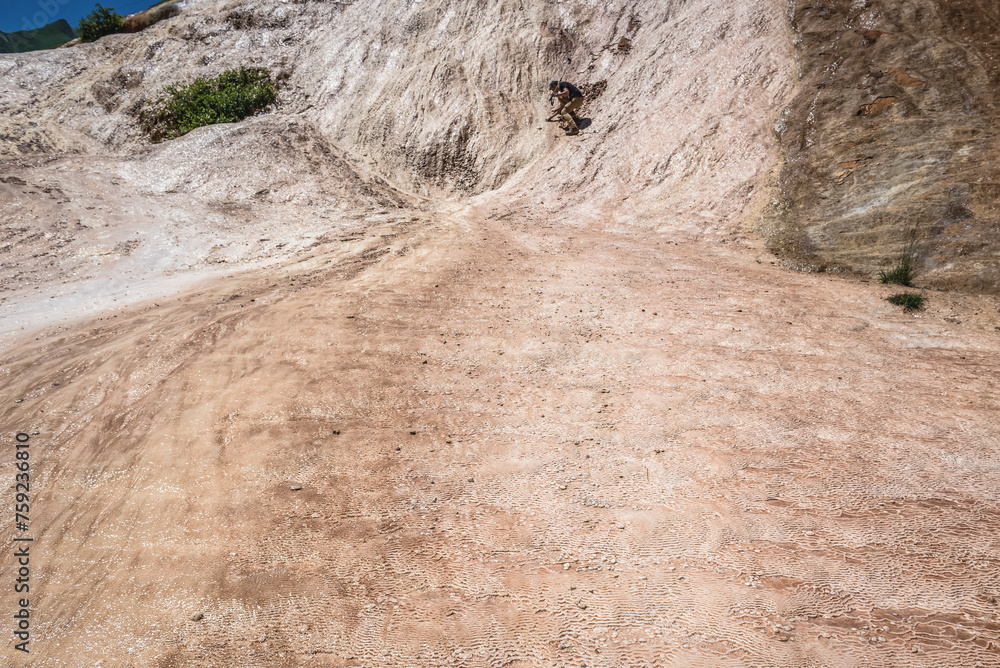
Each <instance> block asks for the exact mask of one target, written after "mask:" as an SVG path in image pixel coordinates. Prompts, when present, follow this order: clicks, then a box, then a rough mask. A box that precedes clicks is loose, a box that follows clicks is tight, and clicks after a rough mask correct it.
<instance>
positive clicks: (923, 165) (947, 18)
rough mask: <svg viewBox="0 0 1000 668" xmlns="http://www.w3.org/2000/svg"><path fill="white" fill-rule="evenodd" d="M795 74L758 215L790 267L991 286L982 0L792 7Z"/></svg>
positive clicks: (993, 34)
mask: <svg viewBox="0 0 1000 668" xmlns="http://www.w3.org/2000/svg"><path fill="white" fill-rule="evenodd" d="M789 12H790V14H791V18H792V22H793V25H794V28H795V35H796V37H795V41H796V47H797V53H798V57H799V61H800V71H801V76H802V82H801V86H800V89H799V94H798V95H797V96H796V98H795V99H794V101H793V102H792V103H791V105H790V106H789V107H788V109H787V110H786V112H785V114H784V115H783V116H782V118H781V120H780V121H779V122H778V124H777V126H776V129H777V130H778V132H779V134H780V136H781V145H782V149H783V151H784V153H785V164H784V168H783V170H782V173H781V179H780V188H779V196H778V200H777V201H776V203H775V204H776V206H775V209H774V210H773V211H771V212H770V214H769V216H768V222H767V225H766V226H765V228H766V233H767V234H768V235H769V237H770V245H771V247H772V248H773V249H774V250H775V251H777V252H778V253H779V254H782V255H784V256H785V257H787V258H789V260H790V261H791V262H792V263H793V264H799V265H806V266H812V267H820V266H827V267H831V268H834V267H835V268H844V269H855V270H860V271H864V272H871V273H873V272H875V271H876V270H877V269H880V268H886V267H889V266H891V265H893V264H894V263H895V262H896V261H897V260H898V257H899V254H900V251H901V249H902V247H903V246H904V244H905V243H906V239H907V237H908V235H909V234H910V233H911V231H914V232H915V233H916V235H917V238H918V239H919V240H920V244H919V254H920V256H919V267H920V269H921V270H922V271H923V272H924V276H923V277H922V278H921V281H920V282H921V284H926V285H930V286H934V287H939V288H958V289H965V290H972V291H979V292H996V291H998V290H1000V208H998V205H997V202H998V200H1000V167H998V161H997V158H998V156H1000V139H998V137H1000V120H998V119H1000V38H998V35H1000V13H998V10H997V5H996V3H995V2H990V1H988V0H980V1H971V2H967V1H965V0H961V1H952V0H904V1H902V2H899V1H896V0H893V1H892V2H882V1H881V0H868V1H862V2H856V1H853V0H835V1H832V2H825V3H822V4H820V5H817V4H814V3H806V2H795V3H791V4H790V5H789Z"/></svg>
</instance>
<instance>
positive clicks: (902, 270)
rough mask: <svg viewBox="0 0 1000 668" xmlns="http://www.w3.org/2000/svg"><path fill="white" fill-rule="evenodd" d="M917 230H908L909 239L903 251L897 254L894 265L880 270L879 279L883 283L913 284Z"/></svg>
mask: <svg viewBox="0 0 1000 668" xmlns="http://www.w3.org/2000/svg"><path fill="white" fill-rule="evenodd" d="M916 261H917V231H916V229H913V230H910V234H909V240H908V241H907V242H906V246H904V247H903V252H902V253H901V254H900V256H899V261H898V262H897V263H896V266H895V267H893V268H892V269H890V270H889V271H880V272H879V273H878V277H879V280H880V281H882V282H883V283H893V284H895V285H903V286H906V287H909V286H911V285H913V279H914V278H916V277H917V267H916Z"/></svg>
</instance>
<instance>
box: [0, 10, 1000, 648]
mask: <svg viewBox="0 0 1000 668" xmlns="http://www.w3.org/2000/svg"><path fill="white" fill-rule="evenodd" d="M862 4H864V3H862ZM789 7H791V6H790V5H788V4H787V3H784V2H780V1H779V0H741V1H740V2H732V3H721V2H719V1H718V0H687V1H686V2H677V3H673V2H652V1H650V0H645V1H642V2H628V3H626V2H624V1H619V0H608V1H606V2H602V3H586V2H572V3H570V2H567V3H543V2H535V1H529V0H524V1H522V0H516V1H515V0H498V1H497V2H494V3H485V4H484V3H472V2H464V1H462V0H423V1H422V2H420V3H414V2H410V1H409V0H382V1H380V2H378V3H339V2H338V3H333V2H324V3H320V2H308V3H294V4H293V3H284V2H278V1H276V0H242V1H240V2H236V1H235V0H234V1H231V2H230V1H228V0H219V1H215V0H189V1H188V2H186V3H185V8H184V11H183V13H182V14H181V15H180V16H178V17H176V18H174V19H170V20H169V21H164V22H162V23H159V24H156V25H155V26H152V27H150V28H149V29H148V30H147V31H145V32H143V33H138V34H134V35H120V36H114V37H109V38H105V39H103V40H100V41H99V42H97V43H96V44H94V45H89V46H83V47H80V48H74V49H66V50H56V51H51V52H44V53H41V54H37V55H27V56H22V55H18V56H5V57H3V58H0V73H2V74H3V76H0V135H3V137H0V140H2V141H0V158H2V162H0V168H2V171H3V174H0V233H2V238H0V452H3V453H6V454H5V455H4V456H2V457H0V480H3V481H4V482H3V485H4V488H5V489H7V490H8V492H7V494H6V495H5V497H4V498H5V499H6V501H4V503H8V504H10V505H7V506H4V508H5V510H6V512H8V515H7V517H8V521H11V520H12V519H13V518H11V517H10V513H11V511H12V510H13V503H14V500H15V498H16V497H15V496H14V492H15V491H16V490H15V489H14V486H13V482H14V474H15V472H16V471H15V461H16V460H15V459H14V455H13V452H14V450H13V447H12V443H13V439H14V437H15V434H16V433H17V432H19V431H20V432H25V433H28V434H30V435H31V441H30V443H31V445H30V452H31V459H30V463H31V492H30V503H31V511H30V527H29V529H28V530H27V531H23V532H20V531H15V530H12V529H10V525H8V528H9V531H8V532H7V533H3V532H0V591H3V592H5V593H4V594H3V596H2V597H0V617H2V619H3V620H6V621H0V640H3V643H2V644H0V646H2V648H3V649H2V650H0V665H2V666H4V668H6V666H12V667H13V666H17V667H21V666H32V667H39V668H40V667H43V666H44V667H46V668H47V667H49V666H70V667H73V668H76V667H80V668H93V667H94V666H104V667H107V666H124V667H135V668H146V667H153V668H171V667H180V666H218V667H226V668H229V667H234V668H236V667H239V668H244V667H253V666H262V667H263V666H267V667H270V666H276V667H277V666H368V667H371V668H381V667H387V668H396V667H398V668H410V667H427V668H433V667H439V666H454V667H456V668H457V667H466V666H469V667H472V666H477V667H478V666H489V667H490V668H494V667H495V668H501V667H506V668H525V667H529V666H530V667H532V668H534V667H536V666H538V667H546V668H548V667H554V668H570V667H574V668H576V667H578V666H587V667H590V668H594V667H604V668H619V667H628V666H636V667H638V666H671V667H677V668H692V667H693V668H700V667H703V668H709V667H711V668H716V667H727V666H733V667H736V666H740V667H755V668H779V667H780V668H800V667H802V668H820V667H829V668H834V667H837V668H840V667H848V668H853V667H861V666H866V667H867V666H871V667H875V668H897V667H900V668H910V667H918V666H919V667H926V668H939V667H949V668H950V667H954V668H973V667H975V666H984V667H989V668H1000V603H998V601H1000V585H998V580H997V573H998V572H1000V538H998V536H1000V501H998V500H1000V491H998V490H1000V487H998V485H997V481H998V480H1000V464H998V462H1000V456H998V455H1000V452H998V451H1000V426H998V424H1000V421H998V420H997V415H998V403H1000V394H998V391H997V383H998V378H1000V376H998V373H997V371H998V369H997V367H998V365H1000V362H998V355H997V353H998V349H1000V330H998V327H1000V310H998V309H1000V301H998V299H997V298H996V297H974V296H963V295H959V294H946V293H941V292H936V291H933V290H926V289H925V290H924V291H923V292H924V294H925V295H927V297H928V299H929V306H928V309H927V310H926V311H923V312H921V313H918V314H913V315H910V314H905V313H904V312H902V311H901V310H899V309H898V308H896V307H894V306H891V305H890V304H888V303H887V302H886V301H885V297H886V296H888V295H889V294H891V293H892V292H894V291H895V290H893V289H890V288H889V287H886V286H882V285H880V284H878V283H876V282H874V281H871V280H870V279H865V278H861V277H858V276H849V275H846V274H840V275H837V274H821V275H818V274H802V273H793V272H789V271H787V270H785V269H782V268H781V266H779V265H778V264H774V262H776V260H775V258H774V257H773V256H771V255H769V254H767V253H766V252H764V251H763V250H761V248H762V245H761V244H762V242H761V241H760V239H759V237H758V236H757V235H756V233H754V232H753V231H752V230H753V229H754V226H755V225H756V224H757V223H758V222H759V220H760V214H761V212H762V211H764V210H765V208H766V207H767V206H768V204H769V203H773V197H774V195H775V193H776V192H777V191H776V184H777V175H778V174H779V173H780V169H781V154H780V152H779V146H778V138H777V135H776V134H775V133H776V132H777V129H776V125H775V123H776V121H777V120H778V119H780V115H781V114H782V110H783V109H785V108H787V105H788V103H789V101H790V100H791V99H793V97H795V96H797V95H799V94H800V93H801V94H805V93H807V92H809V91H808V90H807V88H808V86H805V87H803V84H802V83H801V81H800V79H799V77H800V75H801V73H800V69H799V63H797V61H796V47H795V46H794V43H793V41H792V39H793V32H792V30H791V29H790V27H789V25H788V20H789V18H788V16H787V15H786V14H787V10H788V9H789ZM877 9H878V7H877V6H875V7H873V8H870V11H869V9H865V14H866V16H867V15H868V14H872V15H873V16H874V15H875V14H877V11H876V10H877ZM816 11H817V12H820V11H821V10H820V9H817V10H816ZM864 20H867V19H864ZM866 25H867V24H866ZM848 28H850V26H848V27H847V28H844V29H845V30H847V31H848V32H849V30H848ZM851 29H853V28H851ZM851 34H854V33H851ZM623 38H624V39H625V43H623V42H622V41H621V40H622V39H623ZM623 44H624V46H623ZM237 64H251V65H260V66H267V67H271V68H272V70H273V71H274V72H275V73H276V74H277V73H278V72H279V70H280V71H281V72H282V81H283V82H285V83H283V84H282V85H283V88H282V92H281V100H280V103H279V105H278V106H277V108H275V109H273V110H269V111H268V113H266V114H263V115H261V116H258V117H256V118H254V119H251V120H247V121H245V122H243V123H240V124H233V125H220V126H212V127H210V128H202V129H199V130H197V131H195V132H192V133H190V134H189V135H186V136H185V137H183V138H181V139H178V140H176V141H173V142H168V143H164V144H160V145H150V144H149V143H148V142H147V141H146V140H145V139H144V138H143V137H142V136H141V133H140V132H139V130H138V127H137V125H136V121H135V118H134V110H135V109H136V108H137V106H136V105H139V104H141V102H142V100H143V99H146V98H148V97H149V96H150V95H155V94H156V93H157V91H158V90H160V89H161V87H162V86H164V85H168V84H171V83H176V82H178V81H180V80H182V79H183V77H189V78H190V77H193V76H195V75H212V74H215V73H217V72H218V71H219V70H221V69H224V68H227V67H233V66H236V65H237ZM554 73H559V74H554ZM553 75H556V76H560V77H562V76H564V75H565V76H566V77H568V78H570V80H572V81H575V82H577V83H579V84H580V85H583V86H587V87H588V91H591V97H590V99H588V103H587V105H588V106H587V107H586V108H585V110H584V115H585V116H586V118H587V120H588V121H589V123H588V125H587V127H586V128H585V129H584V132H583V133H582V134H581V135H580V136H578V137H574V138H572V139H567V138H565V137H562V136H561V135H560V134H559V133H558V131H557V130H556V128H555V126H554V124H546V123H544V121H543V120H542V119H544V117H545V116H547V115H548V113H549V107H548V106H547V105H546V101H545V98H544V93H543V91H544V86H545V82H546V81H547V80H548V79H549V78H551V76H553ZM286 77H287V78H286ZM845 85H846V84H845ZM804 91H805V92H804ZM796 99H797V98H796ZM851 113H852V114H853V113H854V112H853V111H852V112H851ZM852 118H854V116H852ZM184 286H187V287H184ZM192 286H193V287H192ZM180 289H183V290H186V291H184V292H178V290H180ZM150 297H152V299H151V300H150V299H148V298H150ZM141 300H145V301H141ZM28 533H30V534H31V536H32V537H33V538H34V539H35V540H34V542H33V543H32V547H31V562H30V566H31V578H32V579H31V583H30V584H31V591H30V609H31V634H32V635H31V643H32V644H31V650H32V651H31V654H30V655H23V654H21V653H18V652H16V651H15V650H14V649H13V645H14V643H13V640H14V638H13V636H12V633H13V629H14V623H13V618H12V616H11V615H12V614H13V610H14V609H15V604H16V603H17V601H16V596H15V594H14V592H13V591H12V588H13V585H14V582H15V580H14V577H15V576H14V567H15V565H16V557H15V549H16V548H15V545H14V542H13V540H12V539H13V538H14V537H15V536H18V535H22V536H23V535H25V534H28Z"/></svg>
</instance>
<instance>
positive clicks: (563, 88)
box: [549, 79, 583, 135]
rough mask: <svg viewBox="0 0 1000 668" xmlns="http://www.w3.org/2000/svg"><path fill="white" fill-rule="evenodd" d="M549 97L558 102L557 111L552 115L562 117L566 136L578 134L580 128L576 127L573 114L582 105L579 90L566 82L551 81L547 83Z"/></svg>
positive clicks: (581, 96) (581, 94)
mask: <svg viewBox="0 0 1000 668" xmlns="http://www.w3.org/2000/svg"><path fill="white" fill-rule="evenodd" d="M549 97H550V98H552V97H555V98H557V99H558V100H559V109H557V110H556V113H555V114H552V115H553V116H555V115H556V114H559V115H560V116H561V117H562V120H563V123H565V127H566V134H568V135H578V134H580V128H578V127H577V126H576V118H575V117H576V114H574V113H573V112H574V111H576V110H577V109H579V108H580V105H581V104H583V93H581V92H580V89H579V88H577V87H576V86H574V85H573V84H571V83H568V82H566V81H556V80H554V79H553V80H552V81H550V82H549Z"/></svg>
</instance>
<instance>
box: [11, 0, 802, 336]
mask: <svg viewBox="0 0 1000 668" xmlns="http://www.w3.org/2000/svg"><path fill="white" fill-rule="evenodd" d="M716 4H717V3H714V2H709V1H707V0H702V1H700V2H688V3H623V2H619V3H601V4H599V5H597V6H593V7H591V6H587V5H581V4H565V5H562V4H558V5H550V4H547V3H538V4H530V3H529V4H527V5H525V4H524V3H522V2H520V1H516V2H515V1H513V0H512V1H509V2H499V3H490V4H489V5H488V6H478V5H470V4H468V3H464V2H444V1H440V2H425V3H420V4H419V5H414V4H412V3H409V2H402V1H397V2H382V3H377V4H375V5H371V4H366V3H358V4H346V3H312V2H310V3H304V4H296V5H289V4H286V3H268V2H242V3H240V2H220V3H212V2H207V1H203V2H200V3H199V2H188V3H186V5H185V9H184V11H183V12H182V13H181V14H180V15H178V16H175V17H173V18H170V19H167V20H164V21H162V22H160V23H157V24H155V25H153V26H151V27H149V28H147V29H146V30H145V31H144V32H142V33H140V34H136V35H114V36H110V37H107V38H104V39H102V40H100V41H98V42H97V43H95V44H90V45H83V46H80V47H77V48H74V49H69V50H63V51H59V52H52V53H44V54H35V55H33V56H32V57H24V56H19V57H13V56H11V57H6V58H2V59H0V72H2V74H3V76H2V78H0V82H2V83H0V86H2V92H3V95H2V96H0V129H2V131H3V133H4V136H5V137H6V139H5V141H4V142H2V143H0V155H3V156H6V157H7V158H8V160H7V161H6V163H5V169H6V170H7V175H6V176H4V177H3V178H4V181H3V183H0V197H2V198H3V200H4V204H5V206H4V214H3V215H4V220H3V224H4V239H3V243H4V246H3V248H5V249H6V250H7V251H8V252H13V249H15V248H17V249H18V250H19V251H20V253H19V254H18V257H17V260H16V261H10V262H4V263H3V266H2V268H0V274H2V278H3V279H4V281H3V285H4V294H3V295H0V299H3V300H4V301H3V302H2V303H0V309H3V312H4V314H5V315H6V316H7V317H8V318H9V319H10V322H12V323H13V325H14V326H13V327H8V328H7V329H8V330H9V329H14V330H17V331H19V330H20V328H21V327H29V326H30V323H32V322H34V323H40V322H43V321H42V320H40V318H41V315H40V314H39V313H38V309H36V308H32V309H26V308H25V307H24V304H26V303H28V304H31V305H32V306H33V307H34V306H36V305H37V304H38V303H39V298H40V299H41V300H43V301H44V300H46V299H55V300H56V302H57V303H58V305H59V306H60V307H61V308H62V309H66V311H65V312H67V313H74V312H80V311H81V307H79V306H74V305H73V304H71V299H70V298H69V297H70V295H71V294H78V293H82V294H85V295H88V298H87V300H86V304H87V309H89V312H94V311H95V309H97V308H106V307H108V306H111V305H113V304H116V303H119V302H118V301H116V300H119V301H121V300H128V299H135V298H136V297H137V296H149V295H153V294H156V293H157V289H160V290H161V291H162V290H163V289H166V288H167V287H170V286H173V285H174V284H175V283H176V281H175V282H173V283H167V282H166V281H165V280H164V277H178V276H181V275H183V276H193V275H200V274H205V273H208V272H216V273H218V272H219V271H225V272H227V273H231V272H232V271H233V270H236V269H239V268H241V267H246V266H251V265H253V264H259V263H261V262H264V261H267V260H268V259H269V258H270V259H279V258H282V257H287V256H288V255H289V254H291V253H292V252H293V251H296V250H301V248H302V247H303V245H308V244H309V243H313V242H315V240H317V239H321V238H322V237H323V235H324V234H325V232H326V231H327V230H328V229H330V227H331V226H333V227H335V228H337V229H338V230H341V231H342V230H344V229H348V228H352V229H353V228H354V227H357V226H359V225H364V224H365V223H364V220H365V218H366V217H368V216H371V215H383V213H384V212H385V211H387V210H395V208H396V207H397V206H399V205H401V204H402V203H403V202H402V199H400V198H403V199H407V196H406V195H397V196H394V197H390V198H389V200H387V202H388V204H387V203H386V202H373V201H371V198H370V197H369V194H368V190H367V189H369V188H370V187H374V188H375V190H378V191H380V192H383V193H384V192H385V190H384V188H383V185H384V184H386V183H388V184H391V185H393V186H395V187H397V188H400V189H402V190H403V191H407V192H413V193H416V194H420V195H424V196H427V195H430V196H433V197H435V198H449V197H455V196H457V195H462V194H471V193H477V192H483V191H486V190H488V189H490V188H495V187H498V186H501V185H504V184H506V187H507V188H508V192H510V193H512V194H511V196H510V202H511V211H512V212H516V211H525V210H527V209H529V208H530V207H534V206H537V204H538V202H536V201H535V199H534V194H533V193H535V192H537V193H539V194H540V193H542V192H549V193H557V194H555V195H553V196H551V197H547V198H546V199H547V200H548V201H546V202H544V203H543V204H545V205H547V206H557V207H558V208H559V209H560V210H561V215H562V217H563V218H564V219H565V220H567V221H571V220H577V221H583V220H589V221H591V222H594V221H600V224H602V225H606V226H611V227H614V228H619V229H637V230H649V229H659V228H663V229H669V230H670V231H671V232H672V233H674V234H680V233H682V232H684V233H686V234H687V235H688V236H691V235H695V236H696V235H701V234H705V233H713V234H714V233H723V234H727V235H731V234H732V233H733V232H734V231H736V230H738V229H739V227H740V225H741V223H740V220H741V218H740V216H741V215H742V214H743V213H744V212H745V210H746V209H747V207H748V206H749V205H750V204H751V202H752V201H753V198H754V196H755V195H756V194H760V192H762V185H763V183H764V179H765V177H766V175H767V173H768V171H769V170H770V169H771V168H772V167H773V165H774V164H775V157H774V144H773V142H772V140H771V134H770V129H769V128H770V119H771V118H772V117H773V116H774V114H775V113H777V111H778V110H779V109H780V107H781V105H782V104H783V101H784V100H785V99H786V98H787V97H788V94H789V91H790V90H791V85H792V84H791V78H792V74H793V71H792V69H791V63H792V59H791V47H790V45H789V43H788V40H787V39H786V26H785V20H784V18H783V16H782V15H781V13H780V12H776V11H775V10H774V6H773V3H770V2H749V3H740V4H736V5H732V6H726V7H724V8H720V7H719V6H716ZM241 64H246V65H254V66H263V67H269V68H270V69H271V70H272V71H273V72H274V73H275V74H276V75H278V76H280V77H281V81H282V92H281V99H280V101H279V103H278V105H277V106H276V108H275V109H273V110H271V113H269V114H268V115H267V116H266V117H265V118H264V119H258V120H254V121H248V122H246V123H244V124H242V125H241V127H240V129H238V130H234V129H233V128H232V127H230V126H215V127H209V128H202V129H199V130H196V131H195V132H192V133H191V134H190V135H188V136H186V137H183V138H181V139H178V140H176V141H174V142H171V144H170V145H169V146H166V145H160V146H150V145H149V144H148V142H147V141H146V140H145V139H144V138H143V136H142V134H141V132H140V129H139V126H138V123H137V119H136V113H137V112H138V110H139V109H140V108H141V105H142V103H143V101H145V100H148V99H150V98H153V97H155V96H156V95H158V93H159V91H160V90H161V89H162V88H163V87H164V86H166V85H168V84H172V83H180V82H184V81H188V80H190V79H191V78H192V77H194V76H196V75H210V74H216V73H218V72H219V71H221V70H223V69H226V68H229V67H234V66H237V65H241ZM552 77H557V78H565V79H569V80H571V81H574V82H576V83H577V84H579V85H580V86H582V87H584V88H585V90H587V91H589V92H590V93H591V99H590V100H589V101H588V104H587V106H586V107H585V108H584V114H585V116H587V117H588V122H589V126H588V127H587V129H586V131H585V134H584V135H583V136H581V137H578V138H577V139H575V140H573V141H572V142H569V141H565V138H563V137H562V136H561V134H560V133H559V132H558V130H556V128H555V126H554V124H547V123H545V122H544V121H543V119H544V117H545V116H546V115H547V114H548V112H549V107H548V105H547V103H546V98H545V89H546V83H547V81H548V80H549V79H550V78H552ZM331 156H332V157H331ZM343 160H346V161H347V162H343ZM338 161H340V162H339V163H338ZM327 163H329V164H327ZM91 164H95V165H97V166H96V167H90V166H89V165H91ZM347 172H350V173H351V175H350V176H347V177H344V176H343V175H344V174H346V173H347ZM87 174H92V175H94V176H95V177H96V178H89V177H87V176H86V175H87ZM317 175H320V176H321V177H322V183H318V182H317V179H316V176H317ZM359 184H360V185H359ZM366 184H368V185H366ZM357 188H360V190H357ZM331 189H333V190H336V191H337V195H336V196H335V197H330V196H328V193H327V191H329V190H331ZM556 197H565V198H566V199H565V201H557V200H556V199H555V198H556ZM407 201H408V203H407V204H406V205H407V206H413V205H415V200H413V199H412V198H409V199H408V200H407ZM386 206H388V207H389V208H388V209H386ZM380 212H383V213H380ZM664 212H670V214H671V216H672V220H671V222H670V224H669V225H667V226H665V225H664V220H663V213H664ZM404 215H405V214H404ZM278 220H280V221H281V223H280V225H278V224H276V221H278ZM26 221H32V222H31V224H26ZM251 230H253V232H252V233H251V232H250V231H251ZM251 237H252V238H251ZM178 240H182V241H183V242H184V243H182V244H180V245H179V244H178V243H177V242H178ZM257 240H259V241H257ZM303 240H306V242H305V243H303ZM95 244H96V246H95ZM84 245H86V248H84V247H83V246H84ZM95 248H96V249H97V250H95ZM178 272H181V273H178ZM199 272H200V274H199ZM109 276H115V277H127V279H122V280H116V281H111V282H110V283H109V281H108V280H107V279H108V277H109ZM171 280H174V279H171ZM26 281H30V284H29V283H28V282H26ZM26 290H27V291H28V292H27V293H26ZM29 293H30V294H29ZM91 296H92V297H91ZM60 312H63V311H60Z"/></svg>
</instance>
